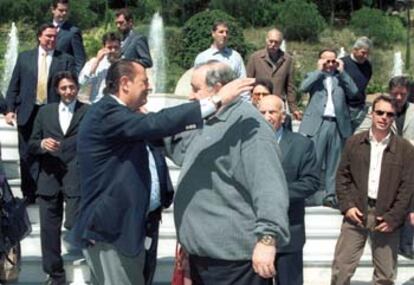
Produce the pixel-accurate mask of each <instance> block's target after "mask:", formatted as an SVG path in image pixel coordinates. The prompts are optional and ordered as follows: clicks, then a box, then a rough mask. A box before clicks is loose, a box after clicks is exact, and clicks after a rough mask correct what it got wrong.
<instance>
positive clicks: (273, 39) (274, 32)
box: [266, 29, 283, 54]
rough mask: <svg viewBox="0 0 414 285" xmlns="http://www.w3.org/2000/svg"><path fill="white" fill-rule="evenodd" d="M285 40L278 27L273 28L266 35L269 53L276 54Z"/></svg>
mask: <svg viewBox="0 0 414 285" xmlns="http://www.w3.org/2000/svg"><path fill="white" fill-rule="evenodd" d="M282 41H283V34H282V32H281V31H279V30H278V29H271V30H270V31H268V32H267V36H266V49H267V52H268V53H269V54H275V53H276V52H277V51H278V50H279V48H280V44H281V43H282Z"/></svg>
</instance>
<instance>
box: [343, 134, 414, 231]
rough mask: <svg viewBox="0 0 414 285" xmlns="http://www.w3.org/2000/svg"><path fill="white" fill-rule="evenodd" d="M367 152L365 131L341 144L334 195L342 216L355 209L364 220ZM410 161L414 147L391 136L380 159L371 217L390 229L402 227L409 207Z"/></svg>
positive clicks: (413, 180) (413, 170) (413, 181)
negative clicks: (381, 221) (379, 171)
mask: <svg viewBox="0 0 414 285" xmlns="http://www.w3.org/2000/svg"><path fill="white" fill-rule="evenodd" d="M370 150H371V146H370V142H369V131H365V132H362V133H359V134H356V135H354V136H352V137H350V138H349V139H348V140H347V142H346V144H345V148H344V150H343V152H342V158H341V162H340V164H339V167H338V171H337V173H336V195H337V197H338V202H339V208H340V210H341V212H342V213H343V214H345V213H346V212H347V210H348V209H350V208H352V207H357V208H358V209H359V210H360V211H361V212H362V213H363V214H364V217H365V218H366V217H367V201H368V176H369V163H370V153H371V151H370ZM413 161H414V147H413V146H412V145H411V144H410V142H409V141H407V140H405V139H403V138H401V137H398V136H396V135H391V140H390V142H389V143H388V146H387V147H386V148H385V150H384V154H383V157H382V163H381V174H380V183H379V187H378V197H377V203H376V205H375V215H376V216H382V217H383V218H384V220H385V221H386V222H387V223H388V224H389V225H391V227H393V228H394V229H396V228H398V227H399V226H401V225H402V223H403V222H404V220H405V218H406V217H407V211H408V210H409V207H410V199H411V196H412V193H413V189H414V175H413V173H414V163H413ZM364 223H366V220H365V219H364Z"/></svg>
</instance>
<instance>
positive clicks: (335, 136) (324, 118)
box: [299, 49, 358, 207]
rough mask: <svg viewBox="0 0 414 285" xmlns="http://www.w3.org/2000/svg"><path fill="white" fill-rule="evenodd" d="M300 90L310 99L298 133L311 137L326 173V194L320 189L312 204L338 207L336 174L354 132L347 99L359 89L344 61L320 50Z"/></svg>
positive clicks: (329, 50)
mask: <svg viewBox="0 0 414 285" xmlns="http://www.w3.org/2000/svg"><path fill="white" fill-rule="evenodd" d="M299 90H300V91H301V92H304V93H309V96H310V99H309V103H308V106H307V107H306V110H305V113H304V115H303V118H302V122H301V124H300V127H299V132H301V133H302V134H304V135H306V136H308V137H309V138H311V139H312V141H313V142H314V144H315V147H316V157H317V160H318V164H319V165H320V167H321V169H322V171H321V172H323V173H324V174H325V177H324V180H321V181H322V182H324V183H322V184H325V193H323V197H318V196H319V194H322V193H321V191H319V192H317V193H316V195H315V196H314V197H312V198H314V201H313V203H314V204H316V205H321V204H323V205H325V206H329V207H336V198H335V173H336V169H337V167H338V163H339V158H340V155H341V151H342V148H343V145H344V143H345V140H346V138H348V137H349V136H351V135H352V128H351V119H350V115H349V108H348V101H349V100H350V99H352V98H353V97H354V96H356V95H357V92H358V88H357V86H356V85H355V83H354V82H353V81H352V79H351V77H350V76H349V75H348V74H347V73H346V72H345V71H344V64H343V62H342V60H340V59H337V58H336V52H335V51H334V50H332V49H324V50H322V51H321V52H320V53H319V60H318V69H317V70H315V71H313V72H310V73H308V74H307V75H306V77H305V79H304V80H303V81H302V83H301V85H300V88H299Z"/></svg>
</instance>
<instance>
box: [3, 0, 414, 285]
mask: <svg viewBox="0 0 414 285" xmlns="http://www.w3.org/2000/svg"><path fill="white" fill-rule="evenodd" d="M69 5H70V3H69V0H53V1H52V5H51V13H52V19H51V23H47V24H43V25H41V26H40V27H39V29H38V32H37V39H38V46H36V47H35V48H34V49H32V50H29V51H24V52H22V53H20V54H19V57H18V60H17V63H16V66H15V68H14V71H13V74H12V78H11V81H10V85H9V88H8V90H7V94H6V102H5V105H6V106H5V109H6V111H5V120H6V122H7V123H8V124H11V125H14V124H17V130H18V139H19V154H20V167H21V178H22V180H21V181H22V182H21V190H22V193H23V195H24V196H25V198H26V200H27V203H35V202H36V203H37V204H38V205H39V211H40V227H41V249H42V257H43V258H42V261H43V270H44V271H45V273H46V274H47V275H48V279H47V281H46V284H65V282H66V281H67V280H66V274H65V269H64V262H63V259H62V256H61V233H62V229H61V228H62V224H63V220H64V224H63V226H64V227H65V228H66V229H68V230H70V232H69V234H68V236H67V237H66V239H67V240H68V241H69V242H70V243H71V244H72V245H73V247H74V248H75V249H80V250H81V251H82V254H83V255H84V257H85V259H86V261H87V264H88V266H89V267H90V269H91V279H92V283H94V284H105V285H109V284H125V285H127V284H148V285H149V284H152V280H153V277H154V273H155V268H156V262H157V246H158V231H159V224H160V220H161V213H162V210H163V209H165V208H167V207H169V206H170V205H171V203H172V200H173V196H174V192H176V193H175V200H174V218H175V226H176V232H177V240H178V242H179V244H180V245H181V246H182V248H183V250H184V251H185V252H186V254H187V255H186V256H187V257H186V258H187V259H188V260H187V261H188V264H189V266H188V268H187V269H188V272H189V274H188V275H189V276H188V277H189V279H190V280H191V282H192V283H193V284H214V285H216V284H219V285H220V284H223V285H225V284H246V285H251V284H253V285H254V284H272V282H275V283H276V284H279V285H296V284H297V285H299V284H303V247H304V244H305V240H306V234H305V222H304V221H305V206H306V205H323V206H327V207H332V208H336V209H339V211H340V212H341V213H342V214H343V215H344V220H343V224H342V226H341V234H340V236H339V238H338V241H337V245H336V249H335V256H334V261H333V265H332V279H331V284H332V285H337V284H338V285H339V284H350V279H351V277H352V275H353V273H354V272H355V269H356V267H357V265H358V262H359V259H360V257H361V254H362V251H363V249H364V245H365V242H366V240H367V238H370V241H371V248H372V255H373V263H374V274H373V280H374V282H375V284H394V283H393V282H394V280H395V278H396V268H397V253H398V251H399V250H400V251H401V252H402V253H403V254H405V255H406V256H407V255H410V254H411V255H412V226H413V225H414V201H413V200H414V199H412V196H413V188H414V175H412V173H413V170H414V169H413V168H414V163H413V161H414V147H413V146H412V143H413V141H414V113H413V108H414V107H413V106H414V105H413V104H412V103H409V102H408V101H407V99H408V95H409V94H408V93H409V84H410V82H409V81H408V79H407V78H406V77H404V76H398V77H394V78H392V79H391V80H390V83H389V90H388V94H381V95H380V96H378V97H377V98H376V99H375V100H374V102H373V103H372V106H371V107H370V106H368V105H366V97H367V96H366V88H367V86H368V83H369V80H370V78H371V76H372V67H371V64H370V62H369V60H368V55H369V53H370V51H371V49H372V43H371V41H370V40H369V39H368V38H366V37H361V38H358V39H357V40H356V42H355V44H354V46H353V49H352V53H351V54H350V55H349V56H346V57H344V58H337V53H336V51H335V50H334V49H331V48H326V49H323V50H321V51H320V53H319V55H318V58H317V59H315V62H316V70H314V71H312V72H310V73H308V74H307V75H306V77H305V78H304V79H303V81H302V83H301V84H300V86H299V89H298V90H299V91H300V92H303V93H308V94H309V102H308V105H307V106H306V108H305V110H304V112H302V111H301V110H300V109H299V108H298V102H297V100H296V98H297V96H296V92H297V90H296V86H295V85H294V82H293V72H294V64H293V60H294V59H293V58H292V56H291V55H289V54H288V53H287V52H285V51H283V50H281V48H280V47H281V43H282V41H283V34H282V33H281V32H280V31H279V30H278V29H271V30H270V31H269V32H268V33H267V36H266V42H265V47H264V49H261V50H259V51H256V52H254V53H253V54H252V55H251V56H250V58H249V60H248V62H247V65H246V66H247V68H245V65H244V62H243V58H242V57H241V56H240V54H239V53H238V52H237V51H235V50H234V49H232V48H230V47H228V46H227V41H228V37H229V35H230V33H231V31H229V28H228V25H227V23H226V22H224V21H217V22H216V23H214V25H213V26H212V30H211V35H212V44H211V47H209V48H208V49H206V50H205V51H202V52H201V53H200V54H199V55H197V57H196V58H195V61H194V68H193V73H192V78H191V87H192V91H191V92H190V94H189V98H188V99H189V101H190V102H189V103H185V104H182V105H179V106H176V107H171V108H166V109H164V110H162V111H160V112H158V113H148V112H147V110H146V109H145V107H144V106H145V104H146V103H147V100H148V98H147V97H148V94H149V92H150V91H151V86H150V84H149V82H148V78H147V75H146V68H150V67H151V66H152V59H151V55H150V52H149V48H148V44H147V41H146V38H145V37H144V36H143V35H141V34H139V33H137V32H135V31H134V22H133V17H132V15H131V13H130V12H129V11H128V10H126V9H121V10H119V11H117V12H116V14H115V15H116V21H115V23H116V27H117V29H118V32H119V33H116V32H109V33H106V34H105V35H104V36H103V38H102V48H101V49H99V51H98V52H97V54H96V56H95V57H93V58H91V59H89V60H88V61H86V55H85V50H84V47H83V41H82V35H81V32H80V30H79V29H78V28H77V27H76V26H73V25H72V24H70V23H69V22H68V21H67V18H68V14H69V8H70V6H69ZM80 86H88V87H89V93H90V96H89V103H90V104H85V103H81V102H80V101H79V100H78V92H79V88H80ZM259 87H260V88H261V89H260V88H259ZM252 90H253V91H252ZM251 91H252V92H251ZM250 96H252V97H251V98H250ZM252 103H253V104H252ZM292 119H294V120H299V121H300V126H299V132H297V133H295V132H292V130H291V129H292V123H291V121H292ZM412 121H413V123H412ZM354 133H356V134H354ZM165 156H168V157H169V158H171V159H172V160H173V161H174V162H175V163H176V164H177V165H179V166H181V173H180V178H179V181H178V185H177V189H176V191H174V189H173V185H172V183H171V179H170V176H169V173H168V167H167V164H166V161H165ZM63 217H65V218H64V219H63ZM404 224H405V226H404V227H403V225H404ZM402 228H403V229H404V230H403V231H401V233H404V234H400V230H401V229H402ZM410 229H411V236H410V235H407V234H405V233H406V232H407V231H408V232H409V231H410ZM23 254H24V253H23Z"/></svg>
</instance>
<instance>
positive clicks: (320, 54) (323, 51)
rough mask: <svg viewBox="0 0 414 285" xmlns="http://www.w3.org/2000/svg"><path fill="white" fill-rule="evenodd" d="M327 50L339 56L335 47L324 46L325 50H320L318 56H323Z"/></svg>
mask: <svg viewBox="0 0 414 285" xmlns="http://www.w3.org/2000/svg"><path fill="white" fill-rule="evenodd" d="M325 52H333V53H334V54H335V57H337V56H338V54H337V53H336V50H334V49H333V48H324V49H323V50H321V51H320V52H319V54H318V57H319V58H321V56H322V54H323V53H325Z"/></svg>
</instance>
